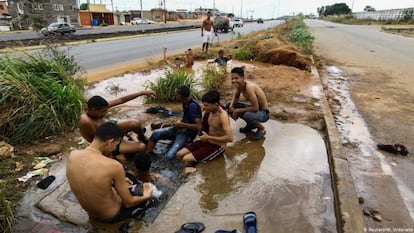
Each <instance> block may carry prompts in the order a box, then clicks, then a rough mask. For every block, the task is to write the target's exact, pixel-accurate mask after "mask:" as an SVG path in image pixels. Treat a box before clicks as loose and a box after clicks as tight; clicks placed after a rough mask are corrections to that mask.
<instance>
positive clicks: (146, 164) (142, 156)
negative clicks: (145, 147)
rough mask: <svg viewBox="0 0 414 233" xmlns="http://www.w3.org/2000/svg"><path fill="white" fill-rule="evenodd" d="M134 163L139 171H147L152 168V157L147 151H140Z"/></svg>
mask: <svg viewBox="0 0 414 233" xmlns="http://www.w3.org/2000/svg"><path fill="white" fill-rule="evenodd" d="M134 164H135V168H136V169H137V171H138V172H139V173H147V172H149V171H150V168H151V157H150V155H149V154H148V153H147V152H144V151H141V152H138V153H137V154H136V155H135V160H134Z"/></svg>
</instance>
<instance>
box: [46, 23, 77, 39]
mask: <svg viewBox="0 0 414 233" xmlns="http://www.w3.org/2000/svg"><path fill="white" fill-rule="evenodd" d="M40 32H41V33H42V34H43V35H44V36H48V35H50V34H53V35H58V34H60V35H64V34H65V33H69V34H72V33H74V32H76V28H75V26H73V25H71V24H70V23H65V22H56V23H51V24H49V26H47V27H46V28H42V29H40Z"/></svg>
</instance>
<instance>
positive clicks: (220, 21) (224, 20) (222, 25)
mask: <svg viewBox="0 0 414 233" xmlns="http://www.w3.org/2000/svg"><path fill="white" fill-rule="evenodd" d="M213 22H214V27H215V28H214V30H215V31H216V32H217V31H222V32H228V31H229V30H232V31H233V28H234V22H233V20H232V19H231V18H229V17H227V16H223V15H217V16H216V17H214V21H213Z"/></svg>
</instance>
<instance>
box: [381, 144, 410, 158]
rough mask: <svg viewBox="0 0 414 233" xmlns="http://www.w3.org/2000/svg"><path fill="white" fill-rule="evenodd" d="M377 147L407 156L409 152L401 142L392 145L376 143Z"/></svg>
mask: <svg viewBox="0 0 414 233" xmlns="http://www.w3.org/2000/svg"><path fill="white" fill-rule="evenodd" d="M377 147H378V149H380V150H383V151H387V152H390V153H393V154H401V155H404V156H408V153H409V152H408V150H407V147H405V146H404V145H402V144H394V145H390V144H389V145H387V144H378V145H377Z"/></svg>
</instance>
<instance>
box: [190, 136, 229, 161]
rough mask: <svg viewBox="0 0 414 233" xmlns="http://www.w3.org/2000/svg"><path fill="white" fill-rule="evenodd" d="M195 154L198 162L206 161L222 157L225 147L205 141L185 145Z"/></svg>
mask: <svg viewBox="0 0 414 233" xmlns="http://www.w3.org/2000/svg"><path fill="white" fill-rule="evenodd" d="M185 147H186V148H187V149H188V150H189V151H190V152H191V153H192V154H193V156H194V158H195V160H196V162H206V161H210V160H213V159H217V158H220V157H221V156H223V154H224V147H222V146H219V145H216V144H212V143H210V142H205V141H201V140H199V141H195V142H193V143H190V144H188V145H186V146H185Z"/></svg>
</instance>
